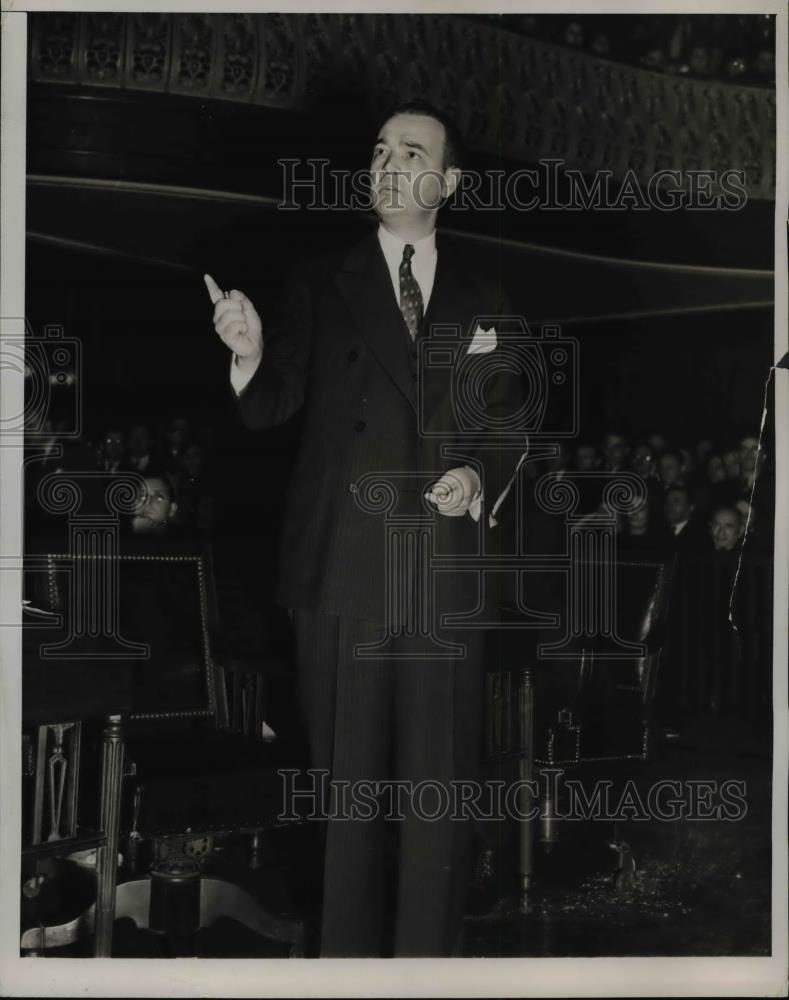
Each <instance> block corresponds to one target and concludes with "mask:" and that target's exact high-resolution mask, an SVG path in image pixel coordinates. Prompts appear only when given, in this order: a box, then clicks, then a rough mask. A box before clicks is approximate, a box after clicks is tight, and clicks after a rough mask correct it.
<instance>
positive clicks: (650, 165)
mask: <svg viewBox="0 0 789 1000" xmlns="http://www.w3.org/2000/svg"><path fill="white" fill-rule="evenodd" d="M29 70H30V72H29V75H30V79H31V80H32V81H34V82H44V83H61V84H74V85H80V86H90V87H108V88H122V89H125V90H133V91H153V92H158V93H167V94H178V95H188V96H193V97H198V98H201V99H203V100H205V99H214V100H225V101H236V102H242V103H246V104H252V105H261V106H265V107H272V108H286V109H290V110H293V111H301V110H305V109H307V108H308V107H309V106H310V105H311V104H313V103H314V102H315V101H316V100H317V99H318V98H319V97H320V96H321V95H322V94H323V93H324V92H325V91H326V90H327V88H328V87H329V86H330V85H331V86H333V87H336V86H341V87H343V88H344V89H345V90H351V91H356V92H358V93H359V94H364V95H367V99H368V100H369V101H370V104H371V105H372V106H373V107H374V108H376V109H379V110H380V109H382V108H385V107H386V106H388V105H390V104H392V103H394V102H395V101H397V100H402V99H409V98H414V97H421V98H423V99H426V100H429V101H431V102H432V103H434V104H437V105H439V106H441V107H443V108H445V109H446V110H447V111H449V112H450V113H451V114H453V115H454V116H455V117H456V118H457V120H458V121H459V122H460V124H461V126H462V129H463V132H464V134H465V136H466V139H467V142H468V145H469V146H470V148H472V149H476V150H479V151H482V152H488V153H494V154H497V155H503V156H505V157H506V158H510V159H513V160H521V161H527V162H529V161H530V162H533V161H535V160H538V159H540V158H548V157H551V158H557V159H561V160H563V161H564V162H565V164H566V166H568V167H572V168H575V169H579V170H582V171H584V172H587V173H592V172H595V171H610V172H611V175H612V176H614V177H616V178H625V177H626V176H627V175H628V172H632V176H633V178H634V179H635V180H636V181H637V182H638V184H639V185H641V186H645V185H648V184H649V181H650V178H652V177H653V176H654V175H655V174H656V173H657V172H658V171H662V170H673V171H679V172H681V175H682V178H683V181H684V182H685V183H690V176H691V175H690V174H689V173H688V171H694V170H712V171H717V172H718V173H721V172H723V171H726V170H740V171H743V173H744V180H743V186H744V187H745V190H746V192H747V194H748V197H750V198H761V199H772V198H774V196H775V93H774V91H773V90H769V89H760V88H756V87H742V86H736V85H732V84H723V83H718V82H710V81H699V80H691V79H687V78H676V77H671V76H667V75H663V74H660V73H653V72H649V71H646V70H641V69H637V68H634V67H630V66H624V65H620V64H617V63H614V62H610V61H607V60H604V59H599V58H596V57H594V56H591V55H589V54H587V53H583V52H578V51H573V50H571V49H565V48H562V47H560V46H556V45H551V44H549V43H547V42H542V41H537V40H533V39H529V38H526V37H523V36H521V35H518V34H515V33H513V32H510V31H507V30H505V29H502V28H497V27H493V26H488V25H486V24H483V23H479V22H475V21H472V20H469V19H467V18H463V17H458V16H450V15H434V14H430V15H423V14H397V15H391V14H359V13H332V14H317V13H314V14H283V13H270V14H253V15H250V14H240V13H227V14H202V13H196V14H167V13H150V12H139V13H127V14H119V13H87V12H86V13H76V12H58V13H47V14H36V15H32V16H31V17H30V63H29Z"/></svg>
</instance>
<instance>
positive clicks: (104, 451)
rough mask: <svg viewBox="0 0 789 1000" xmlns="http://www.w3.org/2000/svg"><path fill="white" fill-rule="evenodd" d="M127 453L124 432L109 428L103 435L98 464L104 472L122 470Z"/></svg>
mask: <svg viewBox="0 0 789 1000" xmlns="http://www.w3.org/2000/svg"><path fill="white" fill-rule="evenodd" d="M125 454H126V445H125V444H124V440H123V432H122V431H120V430H116V429H113V428H109V429H108V430H106V431H105V432H104V434H103V435H102V438H101V444H100V445H99V448H98V453H97V455H96V464H97V466H98V468H99V469H100V470H101V471H102V472H120V471H121V470H122V469H123V464H124V456H125Z"/></svg>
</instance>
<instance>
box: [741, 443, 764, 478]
mask: <svg viewBox="0 0 789 1000" xmlns="http://www.w3.org/2000/svg"><path fill="white" fill-rule="evenodd" d="M758 452H759V439H758V438H755V437H744V438H743V439H742V441H740V447H739V450H738V458H739V462H740V471H741V472H753V470H754V469H755V468H756V456H757V454H758Z"/></svg>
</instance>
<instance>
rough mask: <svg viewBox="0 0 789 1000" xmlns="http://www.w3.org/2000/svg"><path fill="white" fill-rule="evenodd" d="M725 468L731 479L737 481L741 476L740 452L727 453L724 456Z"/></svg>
mask: <svg viewBox="0 0 789 1000" xmlns="http://www.w3.org/2000/svg"><path fill="white" fill-rule="evenodd" d="M723 467H724V469H725V470H726V475H727V476H728V477H729V479H737V477H738V476H739V475H740V453H739V451H727V452H726V453H725V455H724V456H723Z"/></svg>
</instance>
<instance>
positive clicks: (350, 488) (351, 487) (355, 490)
mask: <svg viewBox="0 0 789 1000" xmlns="http://www.w3.org/2000/svg"><path fill="white" fill-rule="evenodd" d="M348 492H349V493H358V492H359V487H358V486H357V485H356V483H348Z"/></svg>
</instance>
